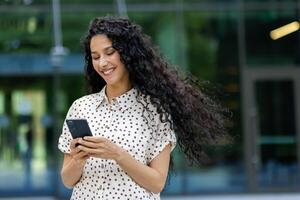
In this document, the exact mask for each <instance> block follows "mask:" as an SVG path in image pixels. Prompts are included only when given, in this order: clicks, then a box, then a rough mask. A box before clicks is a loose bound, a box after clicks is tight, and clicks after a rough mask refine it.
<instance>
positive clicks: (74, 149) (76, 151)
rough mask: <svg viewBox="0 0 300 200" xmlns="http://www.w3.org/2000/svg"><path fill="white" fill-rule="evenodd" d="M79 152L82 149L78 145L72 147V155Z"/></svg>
mask: <svg viewBox="0 0 300 200" xmlns="http://www.w3.org/2000/svg"><path fill="white" fill-rule="evenodd" d="M78 152H80V149H79V148H77V147H75V148H73V149H71V152H70V155H71V156H74V155H76V154H77V153H78Z"/></svg>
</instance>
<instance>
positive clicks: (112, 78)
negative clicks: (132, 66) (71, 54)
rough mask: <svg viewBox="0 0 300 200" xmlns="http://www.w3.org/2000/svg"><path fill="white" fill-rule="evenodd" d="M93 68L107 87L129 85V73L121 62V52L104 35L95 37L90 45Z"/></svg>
mask: <svg viewBox="0 0 300 200" xmlns="http://www.w3.org/2000/svg"><path fill="white" fill-rule="evenodd" d="M90 49H91V56H92V61H93V67H94V69H95V70H96V71H97V72H98V74H99V75H100V76H101V77H102V78H103V79H104V80H105V82H106V84H107V85H111V86H118V85H123V84H129V73H128V71H127V69H126V68H125V65H124V64H123V63H122V62H121V59H120V54H119V52H118V51H117V50H116V49H114V48H113V47H112V42H111V40H110V39H109V38H108V37H107V36H106V35H104V34H101V35H95V36H93V37H92V39H91V43H90Z"/></svg>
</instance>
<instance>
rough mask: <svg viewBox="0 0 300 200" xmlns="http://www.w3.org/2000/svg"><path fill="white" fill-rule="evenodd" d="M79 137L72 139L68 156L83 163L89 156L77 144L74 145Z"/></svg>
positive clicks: (80, 163)
mask: <svg viewBox="0 0 300 200" xmlns="http://www.w3.org/2000/svg"><path fill="white" fill-rule="evenodd" d="M79 140H80V138H77V139H74V140H72V141H71V145H70V148H71V152H70V156H71V157H72V159H73V160H74V161H75V162H76V163H78V164H79V165H84V164H85V162H86V160H87V159H88V158H89V154H88V153H87V152H85V151H82V150H81V149H80V148H79V146H76V144H78V143H79V142H78V141H79Z"/></svg>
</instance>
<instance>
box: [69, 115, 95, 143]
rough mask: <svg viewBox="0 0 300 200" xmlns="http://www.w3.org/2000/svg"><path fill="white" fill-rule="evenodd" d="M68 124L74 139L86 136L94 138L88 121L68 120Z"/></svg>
mask: <svg viewBox="0 0 300 200" xmlns="http://www.w3.org/2000/svg"><path fill="white" fill-rule="evenodd" d="M66 123H67V126H68V128H69V130H70V132H71V135H72V137H73V139H75V138H79V137H84V136H93V134H92V132H91V129H90V127H89V124H88V122H87V120H86V119H67V120H66Z"/></svg>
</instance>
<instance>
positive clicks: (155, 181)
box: [78, 137, 171, 193]
mask: <svg viewBox="0 0 300 200" xmlns="http://www.w3.org/2000/svg"><path fill="white" fill-rule="evenodd" d="M78 143H80V144H82V145H79V146H78V148H80V149H81V150H82V151H85V152H87V153H88V154H89V155H90V156H94V157H99V158H104V159H113V160H115V161H116V162H117V163H118V164H119V165H120V167H121V168H122V169H123V170H124V171H125V172H126V173H127V174H128V175H129V176H130V177H131V178H132V179H133V180H134V181H135V182H136V183H137V184H139V185H140V186H141V187H143V188H145V189H146V190H148V191H151V192H153V193H160V192H161V191H162V190H163V188H164V186H165V182H166V178H167V175H168V170H169V161H170V153H171V146H170V145H167V146H166V147H165V148H164V150H163V151H162V152H161V153H160V154H159V155H157V156H156V157H155V158H154V159H153V160H152V161H151V162H150V163H149V166H147V165H144V164H143V163H141V162H139V161H137V160H136V159H135V158H134V157H132V156H131V155H130V154H129V153H128V152H127V151H125V150H124V149H122V148H121V147H119V146H118V145H116V144H115V143H113V142H111V141H110V140H107V139H105V138H101V137H85V138H84V140H79V141H78Z"/></svg>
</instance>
